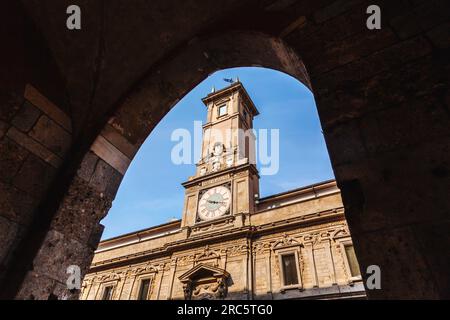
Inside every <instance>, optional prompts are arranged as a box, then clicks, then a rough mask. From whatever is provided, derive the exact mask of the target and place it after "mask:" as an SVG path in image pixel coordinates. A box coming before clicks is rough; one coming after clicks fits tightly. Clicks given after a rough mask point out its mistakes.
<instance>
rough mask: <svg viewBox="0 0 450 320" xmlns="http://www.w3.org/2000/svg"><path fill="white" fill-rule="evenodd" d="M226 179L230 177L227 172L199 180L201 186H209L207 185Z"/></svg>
mask: <svg viewBox="0 0 450 320" xmlns="http://www.w3.org/2000/svg"><path fill="white" fill-rule="evenodd" d="M228 179H230V175H229V174H225V175H223V176H220V177H216V178H213V179H209V180H206V181H202V182H201V186H202V187H204V186H209V185H212V184H215V183H218V182H221V181H225V180H228Z"/></svg>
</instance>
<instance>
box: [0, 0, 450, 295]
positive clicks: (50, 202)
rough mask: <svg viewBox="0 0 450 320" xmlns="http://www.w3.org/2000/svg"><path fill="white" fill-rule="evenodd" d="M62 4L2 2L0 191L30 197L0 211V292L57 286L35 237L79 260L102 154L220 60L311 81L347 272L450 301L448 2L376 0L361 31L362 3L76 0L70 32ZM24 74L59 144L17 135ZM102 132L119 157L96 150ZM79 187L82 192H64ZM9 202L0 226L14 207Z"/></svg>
mask: <svg viewBox="0 0 450 320" xmlns="http://www.w3.org/2000/svg"><path fill="white" fill-rule="evenodd" d="M69 4H71V3H70V2H69V1H46V2H45V3H42V2H41V1H37V0H35V1H23V3H19V2H17V1H12V0H11V1H9V2H8V4H5V7H6V8H5V10H2V12H1V13H0V15H1V16H0V18H1V20H0V21H1V23H2V24H4V26H5V27H4V28H0V30H1V31H0V32H1V33H2V34H1V36H2V39H4V43H5V44H7V45H5V46H4V47H5V48H4V50H2V53H1V55H2V56H1V57H2V59H1V60H0V67H1V69H2V70H3V72H2V73H0V83H1V88H2V89H1V91H0V168H1V175H0V180H1V181H2V182H3V183H4V185H3V186H2V188H3V189H5V192H4V194H2V195H0V197H2V199H1V200H2V201H1V202H0V203H2V206H3V203H5V200H4V199H3V197H7V196H8V197H9V196H10V195H11V194H14V192H16V191H14V190H16V189H17V190H20V191H21V192H23V193H24V195H23V196H24V197H25V198H27V197H31V198H33V202H32V203H33V204H32V207H33V208H32V209H27V210H26V211H30V210H31V211H32V214H31V216H32V218H34V220H33V221H34V222H33V223H32V224H31V227H28V226H29V225H30V223H25V222H22V221H14V223H16V222H17V223H20V224H22V225H23V226H27V227H25V228H24V230H25V231H26V232H25V231H24V233H20V234H22V235H20V236H19V233H17V234H15V233H14V232H10V233H7V234H8V235H7V236H6V238H5V239H4V240H2V248H4V246H3V245H5V246H7V247H8V249H5V250H7V251H8V252H12V251H14V252H15V253H14V254H12V255H11V258H10V259H8V264H7V265H4V266H2V274H6V277H3V281H2V283H0V286H1V287H2V288H4V289H3V292H2V293H1V294H2V297H7V298H13V297H16V296H17V297H21V298H35V299H47V298H49V297H60V298H65V297H69V296H70V294H68V293H64V289H63V287H62V286H63V284H64V282H65V276H66V275H65V274H64V273H63V272H62V271H61V270H54V271H55V274H57V275H59V276H60V277H63V279H61V278H58V279H54V278H50V277H48V276H46V275H45V268H46V266H48V267H53V266H55V265H56V264H55V261H53V259H52V255H49V254H47V252H48V249H46V248H47V247H46V246H47V245H48V243H53V242H55V243H54V248H56V249H54V250H57V251H58V252H54V257H55V259H56V257H58V261H59V262H62V263H63V264H64V263H66V262H67V263H69V260H73V261H74V262H77V263H81V264H83V266H82V267H83V268H84V267H85V266H87V265H89V261H88V260H89V259H90V257H92V248H93V247H95V242H96V239H98V238H99V233H101V231H100V230H101V227H100V226H99V225H98V221H99V219H100V216H102V215H103V214H106V212H105V210H107V207H108V205H107V203H108V201H112V199H113V197H114V195H115V192H116V191H117V188H118V185H119V184H120V180H121V176H122V174H120V173H119V172H117V170H116V169H115V168H114V166H111V165H110V164H114V163H117V161H115V160H117V159H119V160H121V161H122V162H123V161H124V160H126V159H128V160H131V159H132V157H133V156H134V152H135V150H137V149H138V148H139V146H140V145H141V144H142V143H143V141H144V140H145V138H146V137H147V136H148V135H149V134H150V132H151V130H152V129H153V128H154V127H155V126H156V125H157V123H158V122H159V120H160V119H161V118H162V117H163V116H164V115H165V114H166V113H167V112H168V111H169V110H170V108H171V107H173V106H174V105H175V104H176V102H177V101H178V100H179V99H180V98H182V97H183V96H184V95H185V94H186V93H187V92H189V90H191V89H192V88H193V87H194V86H195V85H197V84H198V83H199V82H201V81H202V80H203V79H204V78H205V77H206V76H207V75H208V74H209V73H211V72H214V71H216V70H219V69H222V68H228V67H235V66H264V67H269V68H273V69H276V70H280V71H283V72H286V73H288V74H290V75H292V76H293V77H295V78H297V79H298V80H299V81H301V82H302V83H304V84H305V85H306V86H308V87H310V88H311V89H312V91H313V92H314V95H315V99H316V102H317V108H318V111H319V115H320V119H321V123H322V127H323V129H324V135H325V139H326V143H327V146H328V149H329V153H330V158H331V161H332V165H333V168H334V170H335V175H336V180H337V182H338V184H339V186H340V187H341V190H342V194H343V198H344V205H345V207H346V215H347V220H348V223H349V227H350V230H351V233H352V235H353V238H354V244H355V249H356V252H357V255H358V257H359V262H360V266H361V270H365V269H366V268H367V266H368V265H371V264H379V265H380V266H381V267H382V271H383V277H384V280H383V287H382V290H379V291H367V294H368V296H369V298H372V297H373V298H449V297H450V296H449V295H450V290H449V282H450V275H449V274H448V271H447V270H448V261H450V253H449V251H448V250H445V248H448V247H449V246H450V242H449V241H450V240H449V238H448V232H446V231H448V228H447V226H448V225H449V220H448V213H449V212H450V210H449V209H450V208H449V201H448V190H449V189H450V188H449V171H450V170H449V160H448V151H449V150H448V138H449V136H450V132H449V128H450V126H449V125H448V123H449V121H448V120H449V103H450V95H449V90H448V86H449V81H448V77H449V76H448V75H449V74H450V66H449V59H448V56H449V41H448V38H449V37H448V30H449V28H448V25H449V14H450V2H448V1H445V0H434V1H379V2H378V5H379V6H380V7H381V10H382V29H381V30H374V31H369V30H368V29H366V27H365V21H366V18H367V15H366V13H365V12H366V8H367V6H368V5H369V4H372V3H371V2H369V1H364V0H355V1H345V2H344V1H333V0H321V1H307V0H298V1H276V0H273V1H272V0H265V1H252V0H247V1H219V2H217V1H216V2H211V1H207V0H202V1H197V2H195V3H193V2H179V1H176V2H175V1H143V0H142V1H133V2H132V3H130V2H129V1H116V2H114V3H108V5H106V4H105V3H104V2H101V1H89V2H88V1H85V2H83V4H82V5H81V7H82V8H83V9H82V10H83V27H82V30H80V31H79V32H71V31H69V30H66V29H65V28H62V27H61V26H64V25H65V19H66V15H65V9H66V7H67V6H68V5H69ZM217 8H220V10H217ZM175 16H176V17H177V18H176V20H174V17H175ZM230 16H232V17H233V23H230ZM174 21H176V23H174ZM2 27H3V26H2ZM148 30H152V32H150V33H149V32H148ZM130 35H132V36H130ZM24 39H25V41H24ZM27 84H31V85H32V86H33V87H34V88H36V90H38V91H39V92H40V94H42V95H43V96H45V97H46V99H48V101H51V102H52V106H53V105H54V106H56V108H57V109H58V112H52V113H51V114H59V115H60V114H61V112H62V113H64V114H66V115H67V117H68V118H70V120H71V127H72V128H73V132H72V134H71V136H70V139H69V140H67V138H68V137H64V138H62V137H61V136H57V137H54V135H58V132H59V131H58V129H57V127H54V126H53V125H52V124H51V122H50V123H48V122H47V124H49V125H48V126H47V125H43V123H40V124H39V126H36V124H34V126H35V127H34V128H35V130H36V131H35V132H34V133H33V135H31V134H30V135H28V132H26V133H24V132H23V131H26V130H27V129H28V128H29V127H30V126H32V124H31V122H32V121H31V120H30V119H33V118H34V116H33V115H32V114H31V115H30V116H27V117H24V116H23V115H24V114H27V111H26V110H23V111H21V110H20V108H22V107H23V106H26V103H25V99H24V92H25V88H26V85H27ZM47 107H48V106H47ZM53 111H55V110H53ZM28 112H29V111H28ZM46 116H49V115H48V114H47V115H46ZM14 117H18V118H16V119H17V120H16V121H14V120H13V119H14ZM41 117H42V116H41ZM19 119H21V120H20V121H19ZM51 121H54V122H58V119H51ZM107 123H109V124H108V126H110V127H107ZM29 130H31V131H32V130H33V129H29ZM52 130H53V131H52ZM111 130H113V132H111ZM17 132H19V133H22V135H19V134H17ZM50 132H53V133H52V134H50ZM101 132H103V135H104V138H105V139H106V140H108V138H110V140H108V141H109V143H111V144H112V145H113V146H114V148H111V149H110V150H118V151H120V154H114V152H110V153H108V159H106V156H104V157H105V159H103V158H102V159H96V158H95V157H99V156H98V154H95V155H93V153H92V152H90V151H89V150H90V147H91V145H92V144H93V143H94V141H95V140H96V139H97V137H98V136H99V134H100V133H101ZM14 133H16V134H14ZM11 134H13V135H12V137H14V138H16V139H17V140H18V141H15V140H14V141H13V140H12V139H11ZM8 135H9V136H8ZM117 135H121V136H122V137H123V139H118V138H117ZM33 137H34V138H36V139H37V140H38V141H36V140H34V138H33ZM61 138H62V139H61ZM30 139H33V140H30ZM32 141H34V142H36V143H41V142H42V145H41V147H42V148H45V149H38V148H36V144H34V143H31V142H32ZM39 141H40V142H39ZM67 141H69V142H67ZM20 142H22V144H19V143H20ZM47 152H49V153H47ZM105 154H106V153H105ZM124 157H125V158H124ZM49 168H50V169H49ZM77 172H78V173H77ZM81 181H84V182H81ZM85 183H88V184H89V188H88V189H87V190H91V189H90V188H93V189H95V190H96V191H92V193H89V192H88V191H86V190H84V191H81V190H79V191H76V190H78V189H77V188H78V187H79V186H81V185H84V184H85ZM9 188H11V190H9V191H8V189H9ZM100 193H103V194H104V197H105V198H103V199H102V198H99V194H100ZM76 194H79V199H75V198H76V197H77V196H76ZM105 199H108V200H105ZM105 201H106V202H105ZM6 202H8V201H6ZM11 203H12V206H13V208H12V209H11V207H10V205H8V206H6V207H5V208H8V209H5V210H6V211H3V208H2V212H0V218H2V219H3V220H0V221H3V222H2V223H4V225H3V226H2V228H4V226H7V227H6V229H9V227H8V224H9V223H11V222H10V220H8V219H9V218H7V217H8V216H10V215H11V212H19V211H20V210H19V209H16V204H14V202H11ZM84 205H85V206H86V209H87V210H88V211H91V212H95V214H94V216H95V218H92V219H90V218H89V219H88V218H87V217H85V216H83V214H82V212H81V209H82V208H83V206H84ZM77 212H78V214H79V215H80V217H81V221H82V223H81V224H82V225H81V228H79V229H77V230H78V231H75V229H76V228H75V227H74V226H73V223H74V219H75V216H76V213H77ZM19 216H20V215H19ZM5 219H6V220H5ZM17 219H19V218H17ZM20 219H22V218H20ZM23 219H24V221H26V220H28V219H29V217H28V215H27V214H26V215H23ZM54 226H58V227H57V229H54ZM11 230H14V228H13V227H11ZM23 234H24V235H23ZM16 235H17V236H16ZM88 243H89V244H88ZM14 248H16V249H14ZM11 250H12V251H11ZM8 255H9V254H8ZM69 257H70V258H69ZM30 266H33V267H32V268H31V267H30ZM32 269H34V270H32ZM64 271H65V270H64Z"/></svg>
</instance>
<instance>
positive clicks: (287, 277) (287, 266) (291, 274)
mask: <svg viewBox="0 0 450 320" xmlns="http://www.w3.org/2000/svg"><path fill="white" fill-rule="evenodd" d="M296 261H297V259H296V258H295V254H294V253H290V254H284V255H282V256H281V263H282V268H283V282H284V285H285V286H290V285H295V284H298V274H297V262H296Z"/></svg>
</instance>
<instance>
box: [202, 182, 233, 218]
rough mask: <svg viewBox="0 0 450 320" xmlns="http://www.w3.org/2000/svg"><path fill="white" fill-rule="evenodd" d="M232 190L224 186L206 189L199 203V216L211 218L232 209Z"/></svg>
mask: <svg viewBox="0 0 450 320" xmlns="http://www.w3.org/2000/svg"><path fill="white" fill-rule="evenodd" d="M230 203H231V192H230V189H228V188H227V187H224V186H219V187H214V188H211V189H209V190H208V191H206V192H205V193H204V194H203V195H202V196H201V198H200V202H199V204H198V217H199V218H200V219H202V220H211V219H215V218H218V217H221V216H223V215H224V214H225V213H227V212H228V210H229V209H230Z"/></svg>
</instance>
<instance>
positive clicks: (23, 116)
mask: <svg viewBox="0 0 450 320" xmlns="http://www.w3.org/2000/svg"><path fill="white" fill-rule="evenodd" d="M40 114H41V112H40V111H39V109H38V108H36V107H35V106H33V105H32V104H31V103H30V102H28V101H25V102H24V104H23V106H22V108H20V110H19V112H18V113H17V114H16V116H15V117H14V118H13V120H12V124H13V125H14V126H15V127H16V128H18V129H20V130H22V131H24V132H28V131H29V130H30V129H31V127H33V125H34V124H35V123H36V120H37V119H38V118H39V116H40Z"/></svg>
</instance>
